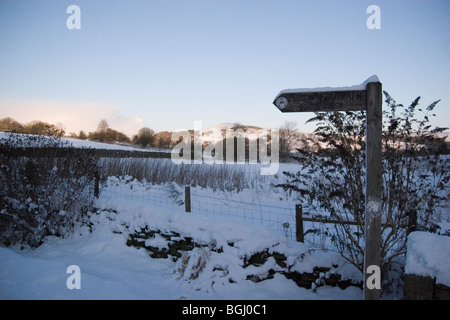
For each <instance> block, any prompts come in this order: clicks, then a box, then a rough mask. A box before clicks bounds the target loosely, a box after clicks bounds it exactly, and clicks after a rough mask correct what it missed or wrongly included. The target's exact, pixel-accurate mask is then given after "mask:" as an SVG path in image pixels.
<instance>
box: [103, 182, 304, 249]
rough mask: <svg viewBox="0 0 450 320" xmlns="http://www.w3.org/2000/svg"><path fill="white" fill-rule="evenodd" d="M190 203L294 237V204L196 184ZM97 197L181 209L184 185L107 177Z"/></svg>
mask: <svg viewBox="0 0 450 320" xmlns="http://www.w3.org/2000/svg"><path fill="white" fill-rule="evenodd" d="M190 190H191V191H190V199H189V200H190V205H191V212H192V213H193V214H200V215H203V216H206V217H209V218H215V217H217V218H226V219H234V220H237V221H244V222H246V223H250V224H254V225H261V226H264V227H268V228H271V229H274V230H277V231H281V232H283V233H284V234H285V235H286V236H287V237H288V238H290V239H294V240H295V205H292V204H291V203H290V202H286V204H285V205H273V204H270V203H264V202H261V201H259V202H255V201H253V202H250V201H241V200H235V199H232V198H230V197H229V196H228V195H226V196H223V197H221V196H217V195H214V194H212V192H211V191H210V190H209V192H207V193H202V190H197V189H196V188H191V189H190ZM100 196H101V197H106V198H115V199H123V200H126V201H136V202H141V203H143V204H144V205H151V206H155V207H160V208H168V209H171V210H174V211H178V212H185V211H186V210H185V202H186V199H185V192H184V189H183V188H181V187H180V186H178V185H177V184H175V183H171V184H170V183H168V184H164V185H152V184H150V183H141V182H137V181H136V180H134V181H120V180H118V179H116V178H112V179H107V181H106V182H105V183H104V184H103V186H102V187H101V193H100ZM186 214H189V213H186Z"/></svg>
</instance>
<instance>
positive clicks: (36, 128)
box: [0, 117, 171, 148]
mask: <svg viewBox="0 0 450 320" xmlns="http://www.w3.org/2000/svg"><path fill="white" fill-rule="evenodd" d="M0 132H11V133H23V134H33V135H41V136H50V137H63V136H66V132H65V130H64V127H63V126H62V125H58V124H57V125H54V124H51V123H47V122H44V121H39V120H35V121H31V122H29V123H26V124H22V123H20V122H18V121H16V120H15V119H13V118H10V117H7V118H3V119H0ZM67 136H68V137H71V138H76V139H81V140H91V141H98V142H106V143H127V144H134V145H139V146H141V147H143V148H147V147H159V148H169V147H170V143H171V140H170V139H171V136H170V133H168V132H161V133H156V134H155V131H154V130H153V129H151V128H148V127H143V128H141V129H139V131H138V133H137V134H135V135H134V136H132V137H131V138H130V137H128V136H127V135H126V134H124V133H123V132H120V131H118V130H115V129H112V128H110V127H109V124H108V122H107V121H106V120H105V119H102V120H100V122H99V123H98V125H97V130H96V131H93V132H88V133H86V132H85V131H83V130H80V131H79V133H78V134H77V133H74V132H72V133H69V134H68V135H67Z"/></svg>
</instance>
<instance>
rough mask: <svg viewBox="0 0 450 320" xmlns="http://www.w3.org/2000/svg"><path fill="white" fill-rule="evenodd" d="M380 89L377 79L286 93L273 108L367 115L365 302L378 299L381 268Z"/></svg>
mask: <svg viewBox="0 0 450 320" xmlns="http://www.w3.org/2000/svg"><path fill="white" fill-rule="evenodd" d="M381 88H382V85H381V82H380V81H379V79H378V77H377V76H376V75H374V76H371V77H370V78H368V79H367V80H366V81H364V82H363V83H361V84H360V85H356V86H350V87H337V88H329V87H323V88H312V89H310V88H308V89H287V90H283V91H281V92H280V93H279V94H278V95H277V96H276V97H275V99H274V101H273V104H274V105H275V106H276V107H277V108H278V109H279V110H280V111H281V112H283V113H287V112H334V111H361V110H365V111H366V117H367V119H366V168H367V171H366V176H367V180H366V217H365V230H366V231H365V234H366V245H365V250H364V270H365V276H364V279H365V284H364V298H365V299H368V300H369V299H370V300H374V299H379V298H380V294H381V288H380V265H381V253H380V251H381V250H380V247H381V207H382V205H381V188H382V160H381V134H382V131H381V130H382V123H381V121H382V96H381V91H382V89H381Z"/></svg>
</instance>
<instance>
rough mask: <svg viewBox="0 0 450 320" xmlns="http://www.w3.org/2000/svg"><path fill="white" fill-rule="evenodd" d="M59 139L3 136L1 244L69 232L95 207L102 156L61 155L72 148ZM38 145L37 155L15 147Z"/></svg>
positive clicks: (35, 240) (36, 241) (0, 145)
mask: <svg viewBox="0 0 450 320" xmlns="http://www.w3.org/2000/svg"><path fill="white" fill-rule="evenodd" d="M67 144H68V143H67V142H64V141H62V140H60V139H58V138H52V137H41V136H32V135H17V134H10V135H7V136H6V137H4V138H1V139H0V149H1V151H2V152H1V153H0V160H1V161H0V186H1V187H0V244H3V245H10V244H15V243H24V244H28V245H30V246H32V247H36V246H39V245H40V244H42V242H43V240H44V239H45V237H47V236H49V235H55V236H64V235H66V234H67V232H70V231H71V230H72V228H73V226H74V224H75V222H76V221H77V220H79V219H81V218H82V215H83V213H85V212H86V211H87V210H89V209H90V204H91V202H92V199H93V191H94V189H93V187H94V183H93V182H94V176H95V172H96V170H97V160H96V159H95V158H94V157H91V156H87V155H86V153H85V154H83V155H77V154H76V153H74V154H72V155H71V156H62V157H59V156H57V154H55V153H54V152H50V151H49V150H55V149H57V148H62V147H67ZM24 147H34V148H38V149H39V150H40V154H39V155H37V156H36V157H23V156H18V155H11V154H12V152H8V151H9V150H17V149H19V148H24Z"/></svg>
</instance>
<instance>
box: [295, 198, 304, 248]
mask: <svg viewBox="0 0 450 320" xmlns="http://www.w3.org/2000/svg"><path fill="white" fill-rule="evenodd" d="M295 237H296V239H297V241H298V242H304V240H305V239H304V236H303V207H302V205H301V204H296V205H295Z"/></svg>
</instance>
